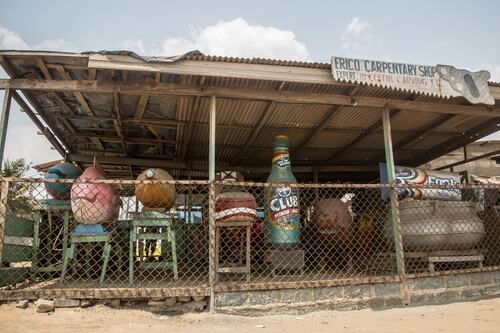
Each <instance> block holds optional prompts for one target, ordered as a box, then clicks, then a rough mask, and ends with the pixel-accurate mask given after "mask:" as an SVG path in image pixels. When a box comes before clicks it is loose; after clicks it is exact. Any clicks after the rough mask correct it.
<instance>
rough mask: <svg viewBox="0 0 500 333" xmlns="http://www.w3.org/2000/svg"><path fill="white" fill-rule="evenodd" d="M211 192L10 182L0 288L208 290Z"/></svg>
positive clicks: (176, 185) (154, 184)
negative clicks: (179, 288) (209, 205)
mask: <svg viewBox="0 0 500 333" xmlns="http://www.w3.org/2000/svg"><path fill="white" fill-rule="evenodd" d="M208 189H209V185H208V182H182V181H171V182H165V181H164V182H162V181H142V182H136V181H126V182H118V181H110V180H107V181H101V182H100V183H99V181H98V180H95V181H88V182H75V183H72V182H71V181H67V183H60V182H45V181H43V180H39V181H31V182H16V181H13V182H10V183H9V192H8V196H7V207H6V215H5V216H6V218H5V222H4V224H3V230H2V234H3V245H4V246H3V251H2V256H1V258H2V272H1V276H0V283H1V285H2V287H10V288H12V287H15V288H66V287H67V288H119V287H127V288H154V287H167V288H168V287H184V288H185V287H200V286H208V220H209V219H208ZM55 198H56V199H55ZM138 198H141V200H138ZM16 275H17V276H16Z"/></svg>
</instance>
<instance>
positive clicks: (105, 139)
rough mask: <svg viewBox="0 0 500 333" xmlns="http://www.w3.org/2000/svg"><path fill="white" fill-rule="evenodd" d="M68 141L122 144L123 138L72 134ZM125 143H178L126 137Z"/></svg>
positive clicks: (166, 140) (175, 142) (168, 140)
mask: <svg viewBox="0 0 500 333" xmlns="http://www.w3.org/2000/svg"><path fill="white" fill-rule="evenodd" d="M66 138H67V139H69V140H70V141H71V139H72V138H88V139H91V140H93V139H99V140H102V141H106V142H117V143H120V142H121V140H122V138H120V137H119V136H105V135H95V134H90V133H74V134H71V136H67V137H66ZM124 140H125V142H128V143H135V144H153V145H155V144H157V143H163V144H167V145H176V144H177V141H176V140H170V139H153V138H142V137H138V138H136V137H126V138H124Z"/></svg>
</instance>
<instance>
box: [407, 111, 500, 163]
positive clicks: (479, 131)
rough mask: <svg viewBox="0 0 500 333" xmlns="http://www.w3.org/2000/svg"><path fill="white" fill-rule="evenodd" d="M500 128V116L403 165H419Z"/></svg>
mask: <svg viewBox="0 0 500 333" xmlns="http://www.w3.org/2000/svg"><path fill="white" fill-rule="evenodd" d="M499 128H500V117H498V118H493V119H488V120H487V121H484V122H482V123H481V124H480V125H478V126H476V127H474V128H472V129H470V130H468V131H467V132H465V133H464V134H463V135H462V138H461V139H459V138H453V139H450V140H446V141H445V142H443V143H440V144H439V145H437V146H435V147H433V148H432V152H427V153H422V154H419V155H417V156H414V157H413V158H411V159H408V160H405V161H402V162H401V164H402V165H408V166H419V165H421V164H424V163H426V162H429V161H432V160H434V159H436V158H438V157H440V156H443V155H446V154H448V153H450V152H452V151H454V150H456V149H459V148H461V147H463V146H465V145H468V144H469V143H471V142H474V141H477V139H478V138H481V137H483V136H486V135H489V134H492V133H495V132H496V131H498V129H499Z"/></svg>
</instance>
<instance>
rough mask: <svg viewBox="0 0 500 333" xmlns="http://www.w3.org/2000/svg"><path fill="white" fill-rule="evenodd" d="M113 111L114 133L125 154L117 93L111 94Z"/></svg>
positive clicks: (125, 147)
mask: <svg viewBox="0 0 500 333" xmlns="http://www.w3.org/2000/svg"><path fill="white" fill-rule="evenodd" d="M113 109H114V110H115V114H116V118H114V120H113V124H114V126H115V129H116V133H117V134H118V136H119V137H120V142H121V144H122V148H123V152H124V153H125V154H127V143H126V142H125V135H124V133H123V121H122V115H121V107H120V96H119V95H118V93H114V94H113Z"/></svg>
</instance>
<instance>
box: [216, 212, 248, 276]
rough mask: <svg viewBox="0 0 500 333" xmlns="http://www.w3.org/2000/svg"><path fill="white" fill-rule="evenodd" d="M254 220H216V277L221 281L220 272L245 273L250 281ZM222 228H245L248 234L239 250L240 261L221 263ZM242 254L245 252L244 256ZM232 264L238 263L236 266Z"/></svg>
mask: <svg viewBox="0 0 500 333" xmlns="http://www.w3.org/2000/svg"><path fill="white" fill-rule="evenodd" d="M252 223H253V221H216V222H215V272H216V276H215V279H216V281H217V282H218V281H219V274H221V273H236V274H245V275H246V281H247V282H250V251H251V243H250V234H251V229H252ZM222 228H238V229H244V230H245V234H246V237H245V238H246V241H243V242H240V247H239V248H238V249H237V251H238V262H236V263H232V262H231V263H228V262H225V263H220V262H219V261H220V260H219V258H220V255H219V252H220V250H221V249H220V240H221V229H222ZM242 254H245V255H244V256H242ZM243 258H245V264H243ZM232 264H236V265H237V266H234V265H232Z"/></svg>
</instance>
